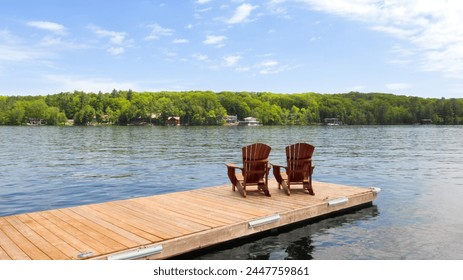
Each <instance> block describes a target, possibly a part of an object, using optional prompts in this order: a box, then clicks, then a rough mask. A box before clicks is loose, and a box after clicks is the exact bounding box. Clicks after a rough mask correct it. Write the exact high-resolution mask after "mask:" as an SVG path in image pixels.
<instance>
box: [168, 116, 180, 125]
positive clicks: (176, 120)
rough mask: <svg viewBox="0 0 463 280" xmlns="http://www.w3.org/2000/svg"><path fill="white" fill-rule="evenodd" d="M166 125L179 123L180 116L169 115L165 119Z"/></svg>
mask: <svg viewBox="0 0 463 280" xmlns="http://www.w3.org/2000/svg"><path fill="white" fill-rule="evenodd" d="M167 125H171V126H177V125H180V117H169V118H168V119H167Z"/></svg>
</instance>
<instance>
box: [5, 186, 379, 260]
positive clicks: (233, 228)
mask: <svg viewBox="0 0 463 280" xmlns="http://www.w3.org/2000/svg"><path fill="white" fill-rule="evenodd" d="M269 188H270V192H271V194H272V197H266V196H264V195H261V194H257V193H250V194H249V195H248V197H247V198H242V197H241V196H240V194H239V193H238V192H233V191H232V190H231V187H230V186H229V185H226V186H219V187H210V188H202V189H196V190H190V191H184V192H176V193H169V194H163V195H156V196H150V197H141V198H133V199H127V200H120V201H112V202H106V203H100V204H92V205H83V206H77V207H71V208H65V209H55V210H49V211H42V212H35V213H27V214H19V215H13V216H6V217H0V260H29V259H32V260H74V259H141V258H142V259H166V258H169V257H173V256H176V255H180V254H183V253H187V252H191V251H194V250H198V249H202V248H205V247H208V246H211V245H216V244H219V243H222V242H225V241H230V240H234V239H237V238H241V237H246V236H250V235H252V234H255V233H258V232H262V231H265V230H269V229H273V228H277V227H281V226H286V225H290V224H293V223H297V222H300V221H304V220H307V219H311V218H316V217H319V216H321V215H325V214H330V213H334V212H337V211H340V210H345V209H348V208H352V207H355V206H359V205H363V204H366V203H371V202H372V201H373V200H374V199H375V198H376V197H377V193H378V191H379V190H378V189H375V188H360V187H352V186H343V185H336V184H329V183H321V182H314V191H315V193H316V195H315V196H311V195H308V194H306V193H303V192H302V191H299V192H298V191H297V187H295V188H294V190H293V192H292V193H291V196H287V195H286V194H284V192H283V191H282V190H278V188H277V185H276V182H275V181H274V180H271V181H270V182H269Z"/></svg>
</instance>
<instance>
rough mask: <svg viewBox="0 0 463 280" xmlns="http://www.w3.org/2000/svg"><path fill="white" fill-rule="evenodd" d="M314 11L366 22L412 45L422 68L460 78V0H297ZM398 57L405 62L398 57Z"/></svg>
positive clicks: (462, 63)
mask: <svg viewBox="0 0 463 280" xmlns="http://www.w3.org/2000/svg"><path fill="white" fill-rule="evenodd" d="M297 1H299V2H303V3H305V4H307V5H308V6H309V7H311V8H312V9H314V10H317V11H323V12H327V13H332V14H337V15H340V16H343V17H346V18H348V19H351V20H356V21H361V22H365V23H367V24H368V25H370V28H371V29H372V30H375V31H378V32H383V33H387V34H389V35H391V36H393V37H396V38H398V39H400V40H404V41H406V42H407V43H408V44H410V45H411V47H409V50H410V54H415V56H417V57H414V59H415V60H416V59H418V63H419V64H420V65H421V70H424V71H434V72H441V73H443V74H444V75H445V76H449V77H460V78H463V28H461V26H463V17H462V16H461V15H462V14H463V5H462V4H461V1H460V0H448V1H443V0H440V1H437V0H407V1H400V0H390V1H377V0H349V1H347V0H330V1H326V0H297ZM400 60H402V61H405V60H408V59H404V57H401V58H400Z"/></svg>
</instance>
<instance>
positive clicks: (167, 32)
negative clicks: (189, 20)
mask: <svg viewBox="0 0 463 280" xmlns="http://www.w3.org/2000/svg"><path fill="white" fill-rule="evenodd" d="M147 27H148V28H150V29H151V33H150V34H149V35H148V36H146V37H145V40H157V39H159V38H161V37H162V36H172V34H173V33H174V30H172V29H169V28H164V27H161V26H160V25H159V24H150V25H148V26H147Z"/></svg>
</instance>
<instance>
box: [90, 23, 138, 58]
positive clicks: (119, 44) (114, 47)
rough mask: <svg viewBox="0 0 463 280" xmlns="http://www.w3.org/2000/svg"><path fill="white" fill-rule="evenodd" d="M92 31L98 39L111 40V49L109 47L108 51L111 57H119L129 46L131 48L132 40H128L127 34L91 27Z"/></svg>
mask: <svg viewBox="0 0 463 280" xmlns="http://www.w3.org/2000/svg"><path fill="white" fill-rule="evenodd" d="M88 28H89V29H90V30H92V31H93V32H94V33H95V34H96V35H97V36H98V37H102V38H108V39H109V45H110V46H109V47H107V49H106V51H107V52H108V53H109V54H111V55H119V54H122V53H123V52H125V48H126V47H127V46H131V44H132V40H128V39H127V38H126V37H127V33H125V32H117V31H110V30H106V29H103V28H101V27H98V26H93V25H92V26H89V27H88Z"/></svg>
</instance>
